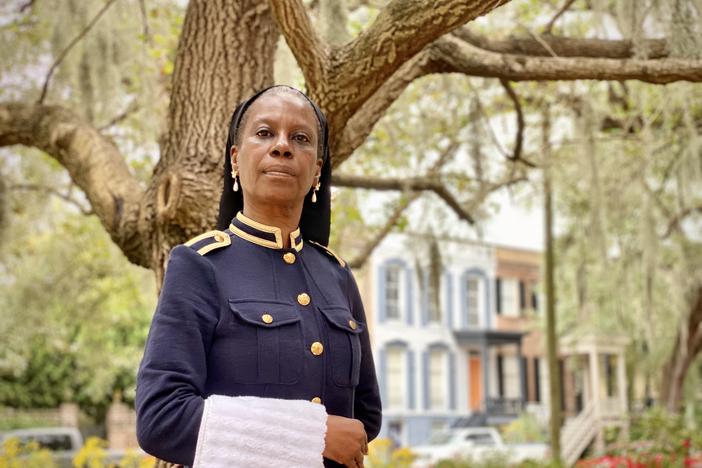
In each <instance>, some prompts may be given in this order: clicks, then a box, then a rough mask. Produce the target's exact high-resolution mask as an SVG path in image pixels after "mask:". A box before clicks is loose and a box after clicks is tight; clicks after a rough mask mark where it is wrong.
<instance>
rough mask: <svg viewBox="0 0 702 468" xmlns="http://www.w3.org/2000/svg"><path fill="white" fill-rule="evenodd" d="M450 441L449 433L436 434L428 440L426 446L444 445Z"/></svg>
mask: <svg viewBox="0 0 702 468" xmlns="http://www.w3.org/2000/svg"><path fill="white" fill-rule="evenodd" d="M450 440H451V433H450V432H437V433H435V434H434V435H432V436H431V437H430V438H429V442H427V444H428V445H444V444H447V443H448V442H449V441H450Z"/></svg>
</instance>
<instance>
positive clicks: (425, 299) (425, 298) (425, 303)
mask: <svg viewBox="0 0 702 468" xmlns="http://www.w3.org/2000/svg"><path fill="white" fill-rule="evenodd" d="M423 278H424V284H423V285H422V286H423V287H422V291H421V295H422V312H421V314H420V315H421V317H422V321H421V324H422V326H425V325H426V324H427V323H429V299H430V298H429V273H427V272H424V275H423Z"/></svg>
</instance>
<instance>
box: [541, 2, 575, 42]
mask: <svg viewBox="0 0 702 468" xmlns="http://www.w3.org/2000/svg"><path fill="white" fill-rule="evenodd" d="M573 3H575V0H566V2H565V3H564V4H563V6H562V7H561V8H560V9H559V10H558V11H557V12H556V14H555V15H553V18H551V21H549V22H548V24H547V25H546V27H545V28H544V34H551V30H552V29H553V25H554V24H556V21H558V18H560V17H561V16H563V13H565V12H566V11H568V8H570V7H571V6H572V5H573Z"/></svg>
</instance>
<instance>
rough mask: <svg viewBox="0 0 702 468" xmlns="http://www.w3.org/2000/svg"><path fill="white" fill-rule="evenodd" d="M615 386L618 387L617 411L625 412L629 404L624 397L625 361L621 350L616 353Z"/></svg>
mask: <svg viewBox="0 0 702 468" xmlns="http://www.w3.org/2000/svg"><path fill="white" fill-rule="evenodd" d="M617 388H619V411H620V413H621V414H625V413H626V411H627V407H628V406H629V404H628V402H627V398H626V361H625V359H624V353H623V352H619V353H618V354H617Z"/></svg>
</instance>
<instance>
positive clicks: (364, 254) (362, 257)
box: [349, 192, 422, 268]
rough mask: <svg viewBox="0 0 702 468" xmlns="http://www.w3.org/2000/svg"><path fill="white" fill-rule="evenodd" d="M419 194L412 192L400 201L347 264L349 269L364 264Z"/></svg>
mask: <svg viewBox="0 0 702 468" xmlns="http://www.w3.org/2000/svg"><path fill="white" fill-rule="evenodd" d="M421 194H422V192H414V193H411V194H409V195H408V196H407V197H404V198H402V199H400V201H399V203H398V204H397V206H395V209H394V210H393V212H392V214H391V215H390V216H389V217H388V219H387V221H386V222H385V224H384V225H383V227H382V228H381V229H380V231H378V232H377V233H376V235H375V236H373V239H371V240H370V241H369V242H367V243H366V244H365V245H364V246H363V248H362V249H361V251H360V252H359V253H358V255H356V256H355V257H354V258H353V260H351V261H350V262H349V266H350V267H351V268H361V267H362V266H363V265H364V264H365V263H366V260H368V257H370V255H371V254H372V253H373V251H374V250H375V248H376V247H378V245H380V243H381V242H382V241H383V239H385V237H386V236H387V235H388V234H390V231H392V228H393V227H395V225H396V224H397V222H398V221H399V220H400V217H401V216H402V214H403V213H404V212H405V210H406V209H407V208H408V207H409V206H410V205H411V204H412V202H414V201H415V200H416V199H417V198H419V196H420V195H421Z"/></svg>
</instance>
